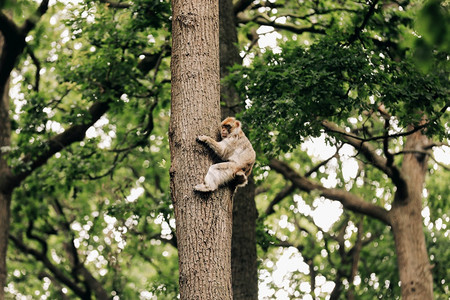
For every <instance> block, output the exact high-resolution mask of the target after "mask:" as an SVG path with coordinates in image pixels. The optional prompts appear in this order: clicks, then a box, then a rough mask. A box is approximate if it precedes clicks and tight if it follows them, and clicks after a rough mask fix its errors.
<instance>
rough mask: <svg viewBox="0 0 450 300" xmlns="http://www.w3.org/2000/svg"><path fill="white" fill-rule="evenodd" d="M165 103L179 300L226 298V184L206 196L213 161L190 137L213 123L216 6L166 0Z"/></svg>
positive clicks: (213, 132) (212, 131)
mask: <svg viewBox="0 0 450 300" xmlns="http://www.w3.org/2000/svg"><path fill="white" fill-rule="evenodd" d="M172 11H173V16H172V61H171V63H172V65H171V69H172V103H171V107H172V108H171V120H170V128H169V139H170V140H169V142H170V148H171V168H170V176H171V193H172V201H173V205H174V209H175V220H176V233H177V245H178V256H179V272H180V275H179V276H180V278H179V284H180V295H181V299H231V298H232V290H231V229H232V192H233V191H232V190H231V189H229V188H220V189H219V190H218V191H215V192H213V193H208V194H201V193H196V192H194V190H193V187H194V186H195V185H196V184H198V183H200V182H202V180H203V177H204V176H205V172H206V171H207V170H208V167H209V166H210V165H211V164H212V162H213V160H212V157H211V154H210V153H209V151H207V150H206V149H204V147H203V146H202V145H200V144H198V143H197V142H196V137H197V136H199V135H202V134H206V135H209V136H213V137H216V136H218V129H219V124H220V105H219V104H220V85H219V80H220V71H219V4H218V2H217V1H207V0H189V1H181V0H175V1H173V2H172Z"/></svg>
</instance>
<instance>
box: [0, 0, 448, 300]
mask: <svg viewBox="0 0 450 300" xmlns="http://www.w3.org/2000/svg"><path fill="white" fill-rule="evenodd" d="M448 5H449V3H448V1H437V0H432V1H425V2H424V1H376V0H373V1H358V0H354V1H288V0H286V1H245V0H239V1H234V2H232V1H231V0H230V1H220V18H221V19H220V36H219V37H220V54H221V57H220V59H221V76H222V77H223V78H225V79H224V80H223V84H222V91H221V92H222V99H221V105H222V114H223V115H224V116H225V115H235V114H239V117H240V118H242V121H243V123H244V130H245V131H246V132H247V133H248V135H249V136H250V138H251V140H252V142H253V143H254V146H255V149H256V150H257V153H258V163H257V166H256V168H255V170H254V180H253V181H252V182H251V184H250V185H249V186H248V187H246V188H245V189H242V190H241V191H240V192H239V193H238V194H237V195H236V199H235V205H234V211H233V218H234V222H235V224H233V228H234V231H233V248H232V252H231V255H232V262H233V264H232V267H233V268H232V272H233V293H234V298H235V299H256V298H257V297H258V287H259V297H260V298H264V299H265V298H278V299H288V298H290V299H296V298H298V299H316V298H319V299H321V298H329V299H374V298H384V299H399V298H400V296H401V295H403V298H404V299H407V298H408V297H411V299H413V297H414V293H417V292H419V293H424V294H427V295H428V297H429V295H430V290H431V291H432V292H431V293H432V296H431V297H434V299H448V297H449V294H450V291H449V287H448V281H449V278H448V275H447V274H449V273H450V272H449V271H450V270H449V267H448V262H449V261H450V250H449V249H450V247H449V246H450V242H449V228H448V224H449V221H450V216H449V215H448V212H449V201H448V200H449V196H448V195H449V192H450V191H449V189H450V187H449V185H448V182H449V181H450V175H449V174H450V173H449V171H448V170H449V167H448V164H449V159H448V157H449V156H450V154H449V151H450V150H449V147H448V138H449V132H450V130H449V126H448V121H449V114H448V105H449V98H448V94H449V93H448V87H449V86H450V85H449V82H448V79H449V76H448V59H449V56H448V51H449V48H448V47H449V45H450V41H449V39H450V34H449V30H450V23H449V22H450V21H449V20H450V18H449V13H448V12H449V11H448V10H449V6H448ZM0 8H1V12H0V32H1V34H0V47H1V50H0V51H1V52H0V95H3V97H2V101H1V102H0V103H1V105H0V147H1V152H0V204H1V206H0V225H1V226H0V230H1V232H0V283H1V285H2V286H3V285H4V286H6V288H5V291H2V292H0V299H1V298H3V297H4V298H5V299H28V298H30V299H74V298H80V299H91V298H94V299H156V298H157V299H174V298H176V297H177V295H178V293H179V289H178V273H177V272H178V262H177V239H176V235H175V221H174V215H173V206H172V203H171V199H170V188H169V180H170V179H169V167H170V151H169V143H168V126H169V118H170V110H169V109H170V83H171V77H170V68H169V67H170V55H171V30H172V25H171V7H170V3H169V2H168V1H154V0H137V1H109V0H99V1H21V0H16V1H12V0H10V1H8V0H7V1H2V2H1V6H0ZM265 43H269V44H270V47H265V46H266V44H265ZM236 64H237V65H238V66H236ZM242 64H244V65H245V66H244V67H242ZM233 65H235V66H234V67H233V68H232V69H229V68H230V67H232V66H233ZM239 65H241V66H239ZM413 174H414V176H413ZM416 175H417V176H416ZM425 175H426V176H425ZM403 216H405V217H403ZM405 228H408V230H412V231H410V232H408V231H406V232H405ZM402 236H404V237H405V238H404V239H403V238H402ZM422 239H423V240H422ZM408 241H409V242H410V243H411V244H408ZM422 243H423V245H422ZM6 246H8V248H7V249H6ZM6 251H7V252H6ZM416 261H419V262H421V263H420V265H418V264H415V262H416ZM405 270H406V271H408V270H412V272H409V271H408V272H406V273H407V274H405ZM417 270H420V271H421V272H414V271H417ZM402 272H403V273H402ZM412 273H417V274H412ZM402 276H405V277H403V278H410V276H412V277H411V278H412V279H411V284H412V285H413V286H409V285H408V283H409V280H402V281H403V282H405V283H406V284H399V281H400V278H401V277H402ZM3 293H4V295H3ZM420 299H425V298H420ZM430 299H431V298H430Z"/></svg>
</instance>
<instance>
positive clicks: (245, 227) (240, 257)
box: [219, 0, 258, 300]
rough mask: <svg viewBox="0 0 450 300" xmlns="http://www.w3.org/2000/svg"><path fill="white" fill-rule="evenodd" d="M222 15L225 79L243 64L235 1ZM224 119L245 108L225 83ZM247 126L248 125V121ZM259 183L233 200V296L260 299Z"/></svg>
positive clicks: (226, 0)
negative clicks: (240, 53)
mask: <svg viewBox="0 0 450 300" xmlns="http://www.w3.org/2000/svg"><path fill="white" fill-rule="evenodd" d="M219 17H220V24H219V26H220V30H219V31H220V34H219V43H220V77H221V78H225V77H226V76H227V75H228V74H229V69H230V68H231V67H232V66H233V65H235V64H241V63H242V59H241V57H240V55H239V49H238V37H237V28H236V18H235V14H234V9H233V1H231V0H223V1H219ZM220 97H221V104H222V118H223V119H224V118H226V117H228V116H235V115H236V113H239V112H241V111H242V110H243V108H244V105H243V101H242V100H241V99H240V98H239V95H238V93H237V91H236V89H235V88H234V87H233V85H231V84H221V86H220ZM244 125H245V124H244ZM257 216H258V212H257V210H256V203H255V183H254V181H253V178H251V180H250V181H249V184H247V185H246V186H245V187H244V188H241V189H238V191H237V192H236V194H235V195H234V200H233V236H232V243H231V245H232V246H231V272H232V279H233V281H232V282H233V299H235V300H238V299H257V298H258V267H257V255H256V232H255V227H256V218H257Z"/></svg>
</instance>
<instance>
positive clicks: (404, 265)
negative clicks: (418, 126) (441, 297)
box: [390, 132, 433, 300]
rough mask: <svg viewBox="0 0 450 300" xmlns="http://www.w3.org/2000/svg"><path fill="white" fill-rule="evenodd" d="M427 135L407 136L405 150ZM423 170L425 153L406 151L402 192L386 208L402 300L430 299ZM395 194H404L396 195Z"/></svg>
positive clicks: (417, 145) (418, 144)
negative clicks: (424, 217)
mask: <svg viewBox="0 0 450 300" xmlns="http://www.w3.org/2000/svg"><path fill="white" fill-rule="evenodd" d="M426 143H427V138H426V137H425V136H424V135H423V134H422V133H421V132H416V133H414V134H412V135H411V136H409V137H408V139H407V142H406V144H405V150H407V151H414V150H421V149H422V146H423V145H424V144H426ZM426 171H427V156H426V155H424V154H422V153H409V154H406V155H405V157H404V159H403V164H402V173H403V174H404V176H405V180H406V184H407V191H406V193H399V192H398V191H397V193H396V199H395V201H394V204H393V206H392V210H391V211H390V218H391V222H392V231H393V233H394V239H395V247H396V252H397V259H398V268H399V272H400V281H401V289H402V299H403V300H411V299H417V300H419V299H420V300H427V299H430V300H431V299H433V279H432V275H431V266H430V263H429V259H428V253H427V249H426V245H425V235H424V232H423V220H422V215H421V211H422V189H423V184H424V181H425V175H426ZM399 195H405V196H404V197H403V198H400V197H401V196H399Z"/></svg>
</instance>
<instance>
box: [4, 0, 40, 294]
mask: <svg viewBox="0 0 450 300" xmlns="http://www.w3.org/2000/svg"><path fill="white" fill-rule="evenodd" d="M0 8H3V4H2V6H0ZM47 8H48V0H44V1H42V2H41V4H40V6H39V8H38V9H37V10H36V12H35V13H34V15H33V16H32V17H30V18H29V19H27V20H26V21H25V22H24V24H23V25H22V26H20V27H19V26H17V25H16V24H15V23H14V22H13V21H12V19H11V18H10V17H9V16H7V15H6V14H5V13H4V12H2V11H0V97H1V99H0V217H1V221H0V299H3V294H4V290H3V287H4V286H5V284H6V253H7V246H8V236H9V218H10V213H11V212H10V206H11V193H12V190H13V188H14V186H17V184H18V182H17V181H20V179H18V180H11V178H12V173H11V168H10V167H9V166H8V164H7V160H6V157H5V156H6V153H7V152H8V151H9V150H10V149H9V146H10V137H11V123H10V122H11V120H10V118H9V96H8V93H9V89H8V82H9V77H10V73H11V71H12V69H13V68H14V66H15V64H16V61H17V58H18V57H19V55H21V54H22V52H23V50H24V48H25V45H26V44H25V37H26V36H27V34H28V33H29V32H30V31H31V30H32V29H33V28H34V27H35V26H36V22H37V21H38V20H39V18H40V17H41V16H42V15H43V14H44V13H45V12H46V11H47ZM14 181H15V182H14Z"/></svg>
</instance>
